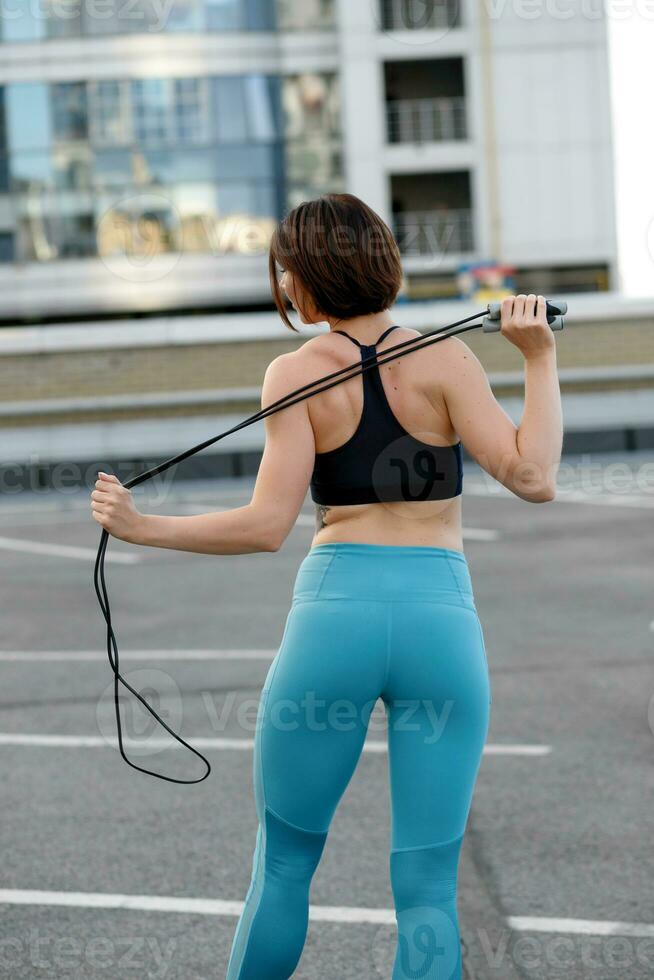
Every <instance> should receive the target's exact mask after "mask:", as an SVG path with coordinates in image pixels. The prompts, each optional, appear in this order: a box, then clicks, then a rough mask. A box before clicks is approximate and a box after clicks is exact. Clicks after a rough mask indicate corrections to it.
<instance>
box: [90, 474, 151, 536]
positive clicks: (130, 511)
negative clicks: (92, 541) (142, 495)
mask: <svg viewBox="0 0 654 980" xmlns="http://www.w3.org/2000/svg"><path fill="white" fill-rule="evenodd" d="M91 513H92V515H93V519H94V520H96V521H97V522H98V524H101V525H102V527H103V528H104V529H105V530H106V531H108V532H109V534H112V535H113V536H114V537H115V538H120V539H121V540H122V541H129V542H130V543H131V544H138V532H139V528H140V526H141V522H142V520H143V514H141V512H140V511H138V510H137V509H136V507H135V505H134V500H133V499H132V491H131V490H128V489H127V488H126V487H124V486H123V485H122V483H121V482H120V480H119V479H118V477H117V476H114V475H113V473H103V472H102V471H101V470H100V472H99V476H98V479H97V480H96V481H95V490H94V491H93V493H92V494H91Z"/></svg>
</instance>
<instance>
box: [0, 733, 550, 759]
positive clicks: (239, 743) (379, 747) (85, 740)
mask: <svg viewBox="0 0 654 980" xmlns="http://www.w3.org/2000/svg"><path fill="white" fill-rule="evenodd" d="M186 739H187V741H189V742H190V744H192V745H193V746H194V747H195V748H198V749H214V750H217V751H232V750H236V751H239V752H243V751H250V750H251V749H253V748H254V739H252V738H215V737H212V738H207V737H201V736H198V737H197V738H195V737H193V736H192V735H187V736H186ZM3 745H22V746H27V747H30V748H46V749H54V748H61V749H79V748H87V749H106V748H118V739H117V738H114V737H112V738H105V737H104V736H102V735H43V734H33V733H27V732H0V746H3ZM123 745H124V746H125V747H126V748H129V747H130V746H131V747H133V748H135V749H138V748H141V749H143V748H147V749H148V751H150V750H152V749H180V748H182V745H181V744H180V743H179V742H178V741H176V740H175V739H169V738H142V739H129V738H124V739H123ZM387 749H388V746H387V743H386V742H380V741H375V740H374V739H368V740H367V741H366V742H364V745H363V751H364V752H375V753H384V752H386V751H387ZM551 751H552V746H551V745H509V744H505V745H501V744H490V743H489V744H487V745H485V746H484V754H485V755H511V756H544V755H549V754H550V752H551Z"/></svg>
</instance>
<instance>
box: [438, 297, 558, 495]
mask: <svg viewBox="0 0 654 980" xmlns="http://www.w3.org/2000/svg"><path fill="white" fill-rule="evenodd" d="M541 299H542V297H538V300H539V303H538V309H537V311H536V313H535V314H533V313H529V312H525V307H526V308H527V310H529V309H533V304H531V301H532V300H533V301H534V304H535V300H536V297H535V296H529V297H526V296H517V297H508V298H507V299H505V300H504V301H503V303H502V334H503V336H505V337H506V339H507V340H509V341H510V342H511V343H513V344H515V346H517V347H518V348H519V349H520V350H521V352H522V354H523V356H524V359H525V400H524V410H523V414H522V419H521V421H520V425H519V426H516V425H515V423H514V422H513V421H512V419H511V418H510V417H509V415H508V414H507V413H506V412H505V410H504V409H503V408H502V406H501V405H500V404H499V403H498V402H497V400H496V398H495V396H494V394H493V391H492V389H491V387H490V384H489V382H488V377H487V375H486V372H485V371H484V368H483V366H482V364H481V362H480V361H479V359H478V358H477V357H476V356H475V354H474V353H473V351H472V350H471V349H470V348H469V347H468V345H467V344H465V343H464V342H463V341H462V340H461V339H460V338H459V337H450V338H448V340H446V341H443V342H442V344H439V347H440V351H439V358H440V361H439V367H440V369H441V370H440V371H439V376H440V377H441V378H442V389H443V395H444V398H445V402H446V405H447V409H448V412H449V415H450V419H451V421H452V426H453V428H454V430H455V431H456V432H457V433H458V435H459V438H460V439H461V442H462V443H463V445H464V446H465V448H466V451H467V452H468V453H470V455H471V456H472V457H473V459H475V460H476V461H477V463H479V465H480V466H481V467H483V469H485V470H486V472H487V473H489V474H490V475H491V476H492V477H494V478H495V479H496V480H498V481H499V482H500V483H501V484H502V485H503V486H505V487H507V489H508V490H511V492H512V493H515V494H516V496H518V497H521V498H522V499H523V500H528V501H530V502H532V503H544V502H545V501H548V500H553V499H554V497H555V495H556V476H557V472H558V468H559V464H560V461H561V449H562V444H563V422H562V411H561V392H560V388H559V379H558V373H557V365H556V344H555V341H554V336H553V334H552V331H551V328H550V327H549V325H548V324H547V320H546V318H545V306H544V299H543V301H542V303H541V302H540V301H541ZM530 304H531V306H530Z"/></svg>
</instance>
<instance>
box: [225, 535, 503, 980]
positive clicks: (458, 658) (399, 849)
mask: <svg viewBox="0 0 654 980" xmlns="http://www.w3.org/2000/svg"><path fill="white" fill-rule="evenodd" d="M378 698H381V699H382V701H383V703H384V706H385V711H386V720H387V727H388V762H389V774H390V798H391V841H390V882H391V888H392V892H393V900H394V906H395V914H396V919H397V950H396V955H395V964H394V968H393V974H392V980H408V978H418V977H419V978H421V980H460V977H461V951H460V939H459V926H458V920H457V907H456V887H457V867H458V859H459V851H460V848H461V843H462V840H463V834H464V831H465V827H466V822H467V818H468V813H469V810H470V805H471V801H472V795H473V790H474V786H475V780H476V777H477V771H478V768H479V764H480V762H481V757H482V751H483V747H484V743H485V740H486V735H487V731H488V724H489V718H490V704H491V690H490V683H489V677H488V665H487V662H486V651H485V646H484V637H483V633H482V628H481V624H480V622H479V618H478V615H477V610H476V607H475V602H474V598H473V592H472V585H471V581H470V574H469V570H468V564H467V561H466V559H465V557H464V555H463V554H462V553H461V552H459V551H454V550H450V549H448V548H435V547H422V546H396V545H376V544H363V543H352V542H337V543H330V544H320V545H317V546H315V547H314V548H312V549H311V550H310V551H309V553H308V554H307V555H306V557H305V558H304V560H303V561H302V563H301V565H300V567H299V570H298V573H297V577H296V580H295V586H294V590H293V601H292V605H291V608H290V610H289V613H288V617H287V619H286V625H285V628H284V633H283V636H282V640H281V644H280V647H279V650H278V652H277V654H276V656H275V658H274V660H273V661H272V663H271V665H270V669H269V671H268V675H267V677H266V681H265V684H264V687H263V690H262V693H261V699H260V702H259V708H258V717H257V726H256V736H255V748H254V792H255V800H256V807H257V814H258V817H259V827H258V830H257V837H256V846H255V850H254V857H253V860H252V878H251V881H250V887H249V889H248V892H247V895H246V897H245V904H244V908H243V912H242V914H241V918H240V920H239V922H238V925H237V927H236V932H235V934H234V940H233V944H232V949H231V955H230V959H229V965H228V968H227V978H226V980H287V978H288V977H290V976H292V974H293V971H294V970H295V968H296V966H297V964H298V962H299V959H300V955H301V953H302V949H303V947H304V942H305V939H306V933H307V928H308V914H309V889H310V885H311V879H312V876H313V874H314V872H315V870H316V868H317V867H318V863H319V861H320V857H321V855H322V852H323V848H324V846H325V841H326V839H327V833H328V830H329V825H330V822H331V820H332V817H333V815H334V812H335V810H336V807H337V806H338V803H339V800H340V799H341V797H342V795H343V793H344V791H345V789H346V787H347V785H348V783H349V781H350V778H351V776H352V774H353V772H354V769H355V767H356V764H357V761H358V759H359V756H360V754H361V750H362V748H363V744H364V741H365V738H366V731H367V727H368V720H369V718H370V714H371V712H372V709H373V707H374V705H375V702H376V701H377V699H378ZM375 740H379V735H377V736H376V739H375ZM341 904H343V905H348V904H349V902H348V896H347V895H346V894H344V895H343V901H342V903H341ZM371 904H373V905H374V901H373V902H372V903H371ZM360 928H363V929H365V928H366V927H365V926H362V927H360ZM369 972H370V975H372V973H373V972H374V967H373V965H372V964H371V966H370V971H369ZM326 976H331V974H330V972H329V970H327V971H326Z"/></svg>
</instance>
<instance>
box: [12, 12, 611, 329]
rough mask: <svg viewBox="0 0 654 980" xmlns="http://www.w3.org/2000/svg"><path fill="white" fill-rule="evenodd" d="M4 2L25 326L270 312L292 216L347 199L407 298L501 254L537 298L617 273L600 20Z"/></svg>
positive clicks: (15, 272) (16, 281) (441, 293)
mask: <svg viewBox="0 0 654 980" xmlns="http://www.w3.org/2000/svg"><path fill="white" fill-rule="evenodd" d="M3 11H4V16H3V17H2V27H1V30H2V35H1V44H0V66H1V67H0V293H1V295H2V310H1V311H0V318H2V319H3V320H5V321H7V320H9V319H11V320H14V321H15V320H23V319H41V318H44V317H47V318H53V317H54V318H57V319H61V318H65V317H68V316H70V315H77V316H86V315H93V314H98V313H109V312H111V313H125V312H129V311H134V310H139V311H142V312H146V311H161V310H188V309H201V308H205V309H207V308H211V309H216V310H219V309H225V308H229V309H232V310H234V309H239V308H241V309H253V308H256V307H257V306H262V307H264V308H265V307H268V308H269V307H270V293H269V288H268V283H267V274H266V244H267V240H268V238H269V235H270V231H271V229H272V227H273V225H274V223H275V222H276V221H277V220H278V219H279V218H280V217H281V216H282V215H283V214H284V213H285V211H287V210H288V209H289V208H291V207H293V206H295V205H296V204H298V203H299V202H300V201H302V200H304V199H306V198H310V197H316V196H317V195H319V194H321V193H323V192H325V191H333V190H344V189H347V190H349V191H351V192H352V193H355V194H358V195H360V196H361V197H363V198H365V200H366V201H367V202H368V203H369V204H370V205H371V206H372V207H373V208H375V209H376V210H377V211H379V212H380V213H381V214H382V215H383V216H384V217H385V218H386V220H387V221H388V222H389V223H390V224H391V225H392V227H393V228H394V230H395V233H396V235H397V238H398V241H399V243H400V247H401V249H402V252H403V254H404V258H405V270H406V274H407V283H406V295H407V296H409V297H416V298H436V297H452V296H456V295H457V294H458V285H457V270H458V268H459V266H460V265H462V264H466V263H475V262H477V261H487V260H492V261H496V262H501V263H505V264H508V265H510V266H513V267H514V268H515V272H516V277H515V288H516V290H517V291H522V290H523V289H524V290H528V291H534V292H543V293H546V294H547V293H549V294H550V295H553V294H555V293H561V292H562V291H567V292H585V291H601V290H607V289H609V288H612V287H613V286H614V285H615V275H616V271H615V270H616V245H615V234H614V197H615V195H614V183H613V171H612V146H611V121H610V100H609V87H608V55H607V37H606V23H605V19H604V17H603V16H600V17H597V18H596V19H594V20H590V19H584V20H582V21H580V22H579V23H576V24H573V25H571V23H570V21H569V20H567V19H555V18H552V17H548V16H542V17H541V18H540V19H538V20H533V19H524V18H521V17H519V16H518V11H517V10H514V11H511V10H510V9H509V7H507V8H506V10H504V11H503V13H502V18H501V20H499V21H498V20H496V21H493V22H491V19H490V15H489V12H488V8H487V6H486V5H485V4H480V5H477V4H474V3H473V2H472V0H463V2H459V0H440V2H438V3H436V2H428V0H358V2H356V3H353V2H351V0H343V2H340V3H339V2H338V0H111V2H110V3H107V2H106V0H11V2H10V0H7V2H6V3H5V4H4V5H3ZM600 13H601V10H600ZM517 79H520V83H519V84H517V83H516V80H517ZM173 256H175V257H177V258H176V259H175V261H174V262H173Z"/></svg>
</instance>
